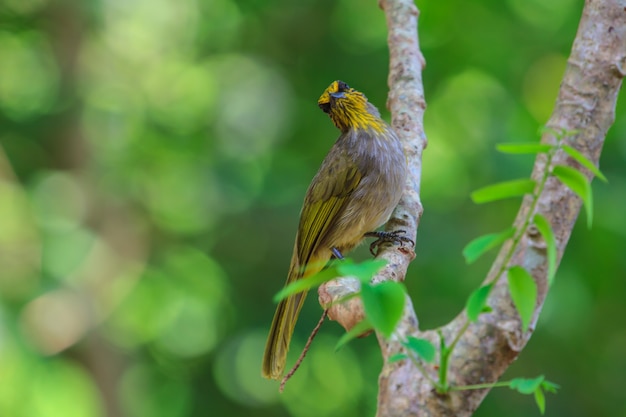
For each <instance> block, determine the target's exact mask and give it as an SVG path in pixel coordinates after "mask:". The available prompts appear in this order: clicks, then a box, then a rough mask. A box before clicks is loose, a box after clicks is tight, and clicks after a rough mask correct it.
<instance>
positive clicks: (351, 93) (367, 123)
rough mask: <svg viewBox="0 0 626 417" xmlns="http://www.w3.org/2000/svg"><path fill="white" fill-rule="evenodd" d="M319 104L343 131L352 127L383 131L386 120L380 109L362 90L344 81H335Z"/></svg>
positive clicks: (325, 91)
mask: <svg viewBox="0 0 626 417" xmlns="http://www.w3.org/2000/svg"><path fill="white" fill-rule="evenodd" d="M317 105H318V106H319V107H320V109H322V111H323V112H324V113H328V115H329V116H330V118H331V120H332V121H333V123H334V124H335V126H337V128H338V129H339V130H341V131H342V132H345V131H348V130H350V129H374V130H375V131H377V132H381V131H382V130H383V129H384V128H385V122H383V120H382V119H381V118H380V113H379V112H378V109H376V107H374V106H373V105H372V104H371V103H370V102H369V101H367V97H365V95H364V94H363V93H361V92H360V91H357V90H355V89H354V88H351V87H350V86H349V85H348V84H346V83H344V82H343V81H333V83H332V84H331V85H330V86H329V87H328V88H327V89H326V90H324V93H322V95H321V96H320V98H319V100H317Z"/></svg>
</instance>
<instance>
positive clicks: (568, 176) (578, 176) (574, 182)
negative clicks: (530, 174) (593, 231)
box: [552, 165, 593, 228]
mask: <svg viewBox="0 0 626 417" xmlns="http://www.w3.org/2000/svg"><path fill="white" fill-rule="evenodd" d="M552 173H553V174H554V175H555V176H556V177H557V178H558V179H559V180H560V181H561V182H562V183H563V184H565V185H567V186H568V187H569V188H570V189H571V190H572V191H573V192H575V193H576V194H578V196H579V197H580V198H581V199H582V200H583V203H584V204H585V210H586V212H587V227H589V228H591V220H592V219H593V198H592V194H591V184H589V182H588V181H587V178H586V177H585V176H584V175H583V174H582V173H580V171H577V170H575V169H574V168H571V167H567V166H564V165H557V166H555V167H554V169H553V170H552Z"/></svg>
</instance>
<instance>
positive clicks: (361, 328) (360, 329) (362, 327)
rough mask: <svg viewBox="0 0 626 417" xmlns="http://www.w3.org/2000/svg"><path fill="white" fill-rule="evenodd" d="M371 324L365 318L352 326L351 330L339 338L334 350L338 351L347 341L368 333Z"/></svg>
mask: <svg viewBox="0 0 626 417" xmlns="http://www.w3.org/2000/svg"><path fill="white" fill-rule="evenodd" d="M372 329H373V327H372V324H371V323H370V322H369V320H368V319H367V318H365V319H363V320H361V321H360V322H358V323H357V324H355V325H354V327H353V328H351V329H350V331H349V332H346V333H344V334H343V336H341V337H340V338H339V340H338V341H337V344H336V345H335V350H339V349H341V348H342V347H344V346H345V345H346V344H347V343H348V342H349V341H351V340H352V339H356V338H357V337H359V336H361V335H362V334H363V333H365V332H369V331H370V330H372Z"/></svg>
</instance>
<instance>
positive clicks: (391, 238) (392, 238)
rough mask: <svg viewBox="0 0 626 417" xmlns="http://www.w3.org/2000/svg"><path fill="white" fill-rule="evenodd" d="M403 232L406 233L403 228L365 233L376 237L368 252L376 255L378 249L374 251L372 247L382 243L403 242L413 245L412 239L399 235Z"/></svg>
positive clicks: (401, 244)
mask: <svg viewBox="0 0 626 417" xmlns="http://www.w3.org/2000/svg"><path fill="white" fill-rule="evenodd" d="M404 233H406V231H405V230H394V231H393V232H384V231H378V232H367V233H365V236H366V237H375V238H377V239H376V240H375V241H373V242H372V243H371V244H370V253H371V254H372V255H374V256H376V255H377V254H378V251H376V252H374V249H376V248H378V247H379V246H380V245H382V244H383V243H393V244H399V245H400V246H404V244H405V243H410V244H411V246H413V247H415V242H414V241H413V240H412V239H409V238H408V237H406V236H400V235H402V234H404Z"/></svg>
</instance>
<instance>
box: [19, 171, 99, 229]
mask: <svg viewBox="0 0 626 417" xmlns="http://www.w3.org/2000/svg"><path fill="white" fill-rule="evenodd" d="M31 198H32V202H33V208H34V210H35V215H36V217H37V221H38V223H39V225H40V226H42V227H44V228H50V229H55V230H69V229H72V228H75V227H77V226H78V225H79V224H80V223H81V222H82V220H83V218H84V216H85V213H86V210H87V200H86V197H85V195H84V193H83V191H82V189H81V187H80V185H79V184H78V182H77V180H76V179H75V178H74V177H72V175H70V174H67V173H63V172H45V173H42V174H40V175H39V177H38V178H37V180H36V181H35V183H34V185H33V186H32V191H31Z"/></svg>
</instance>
